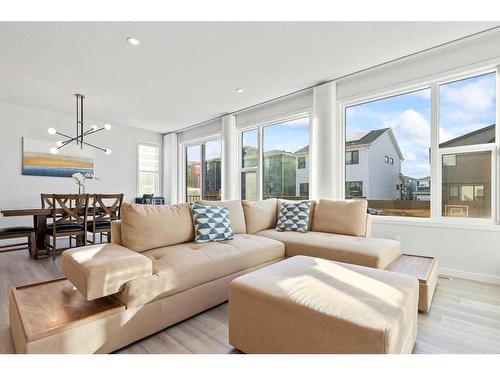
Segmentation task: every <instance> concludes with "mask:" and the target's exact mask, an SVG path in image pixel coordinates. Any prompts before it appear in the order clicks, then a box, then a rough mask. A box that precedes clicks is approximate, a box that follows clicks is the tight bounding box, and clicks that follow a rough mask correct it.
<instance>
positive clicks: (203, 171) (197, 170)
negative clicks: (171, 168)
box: [186, 139, 222, 202]
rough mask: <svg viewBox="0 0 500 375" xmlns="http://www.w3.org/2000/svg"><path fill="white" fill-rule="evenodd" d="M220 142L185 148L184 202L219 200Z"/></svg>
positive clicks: (217, 140) (215, 141) (212, 141)
mask: <svg viewBox="0 0 500 375" xmlns="http://www.w3.org/2000/svg"><path fill="white" fill-rule="evenodd" d="M221 154H222V148H221V140H220V139H216V140H211V141H207V142H205V143H202V144H197V145H192V146H188V147H186V201H187V202H196V201H197V200H200V199H208V200H220V199H221Z"/></svg>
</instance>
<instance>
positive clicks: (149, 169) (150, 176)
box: [137, 143, 161, 196]
mask: <svg viewBox="0 0 500 375" xmlns="http://www.w3.org/2000/svg"><path fill="white" fill-rule="evenodd" d="M137 159H138V160H137V169H138V176H137V192H138V195H139V196H142V195H143V194H154V195H159V194H161V191H160V146H158V145H152V144H146V143H139V144H138V145H137Z"/></svg>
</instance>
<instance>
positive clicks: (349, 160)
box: [345, 150, 359, 165]
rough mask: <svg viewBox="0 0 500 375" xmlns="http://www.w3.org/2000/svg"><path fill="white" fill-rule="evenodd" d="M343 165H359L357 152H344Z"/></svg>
mask: <svg viewBox="0 0 500 375" xmlns="http://www.w3.org/2000/svg"><path fill="white" fill-rule="evenodd" d="M345 163H346V165H351V164H359V151H358V150H354V151H346V152H345Z"/></svg>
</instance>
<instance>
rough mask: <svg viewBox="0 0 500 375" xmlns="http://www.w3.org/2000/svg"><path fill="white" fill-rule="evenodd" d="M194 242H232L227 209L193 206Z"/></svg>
mask: <svg viewBox="0 0 500 375" xmlns="http://www.w3.org/2000/svg"><path fill="white" fill-rule="evenodd" d="M191 212H192V214H193V222H194V230H195V238H194V242H196V243H202V242H212V241H224V240H232V239H233V237H234V233H233V229H232V228H231V222H230V221H229V211H228V209H227V207H220V206H204V205H202V204H193V206H192V207H191Z"/></svg>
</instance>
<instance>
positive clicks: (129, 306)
mask: <svg viewBox="0 0 500 375" xmlns="http://www.w3.org/2000/svg"><path fill="white" fill-rule="evenodd" d="M200 203H201V204H214V202H207V201H200ZM215 204H217V205H221V206H225V207H227V208H228V211H229V217H230V221H231V225H232V229H233V231H234V233H235V236H234V239H232V240H229V241H223V242H208V243H201V244H197V243H195V242H193V241H194V237H195V233H194V227H193V221H192V216H191V210H190V205H189V204H178V205H168V206H148V205H138V204H130V203H126V204H124V205H123V207H122V210H121V221H119V222H114V223H113V225H112V243H110V244H102V245H93V246H86V247H83V248H75V249H70V250H67V251H65V252H64V253H63V255H62V261H61V265H62V271H63V273H64V275H65V276H66V277H67V279H68V280H69V281H70V282H71V284H72V285H74V287H76V288H77V289H78V291H79V292H80V293H81V294H82V295H83V297H84V298H85V300H87V301H99V300H100V299H102V298H104V297H106V298H113V299H114V300H117V301H119V302H118V303H119V304H121V305H122V306H123V309H120V310H117V311H116V312H115V313H112V314H108V315H106V316H103V317H102V318H100V319H94V320H90V321H89V322H88V323H85V324H80V325H77V326H75V327H71V328H68V329H67V330H62V331H61V330H59V331H57V332H55V333H54V334H51V335H48V336H46V337H43V338H41V339H39V340H32V341H30V342H27V341H26V338H25V337H24V338H23V335H22V334H20V332H21V330H22V327H20V325H21V323H20V322H21V321H22V319H21V318H20V317H19V316H18V315H17V312H16V311H17V310H16V306H15V305H16V303H15V301H14V300H13V297H12V296H11V300H10V302H11V306H10V312H11V324H12V332H13V337H14V342H15V345H16V350H17V351H18V352H27V353H40V352H47V351H49V352H60V353H107V352H111V351H114V350H116V349H119V348H121V347H123V346H126V345H128V344H130V343H132V342H134V341H136V340H139V339H141V338H143V337H146V336H148V335H151V334H153V333H155V332H157V331H159V330H162V329H164V328H166V327H168V326H170V325H173V324H175V323H177V322H179V321H182V320H184V319H186V318H188V317H190V316H193V315H195V314H197V313H200V312H202V311H204V310H206V309H208V308H210V307H213V306H215V305H217V304H220V303H222V302H224V301H226V300H227V298H228V288H229V284H230V282H231V281H232V280H233V279H235V278H237V277H239V276H241V275H243V274H246V273H249V272H251V271H254V270H257V269H259V268H262V267H265V266H268V265H271V264H273V263H276V262H279V261H281V260H283V259H285V258H286V257H292V256H295V255H306V256H313V257H319V258H324V259H329V260H334V261H339V262H344V263H351V264H354V265H359V266H365V267H371V268H379V269H384V268H386V267H387V266H388V265H389V264H390V263H391V262H393V261H394V260H395V259H397V258H398V257H399V256H400V254H401V250H400V244H399V242H397V241H393V240H387V239H376V238H370V217H369V215H367V214H366V212H367V211H366V201H364V200H352V201H328V200H320V201H319V202H313V204H312V206H311V213H310V223H309V226H310V230H309V231H308V232H307V233H297V232H277V231H276V230H275V229H274V228H275V226H276V218H277V215H278V212H279V209H280V207H281V202H280V201H279V200H278V199H268V200H264V201H258V202H247V201H222V202H215Z"/></svg>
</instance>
